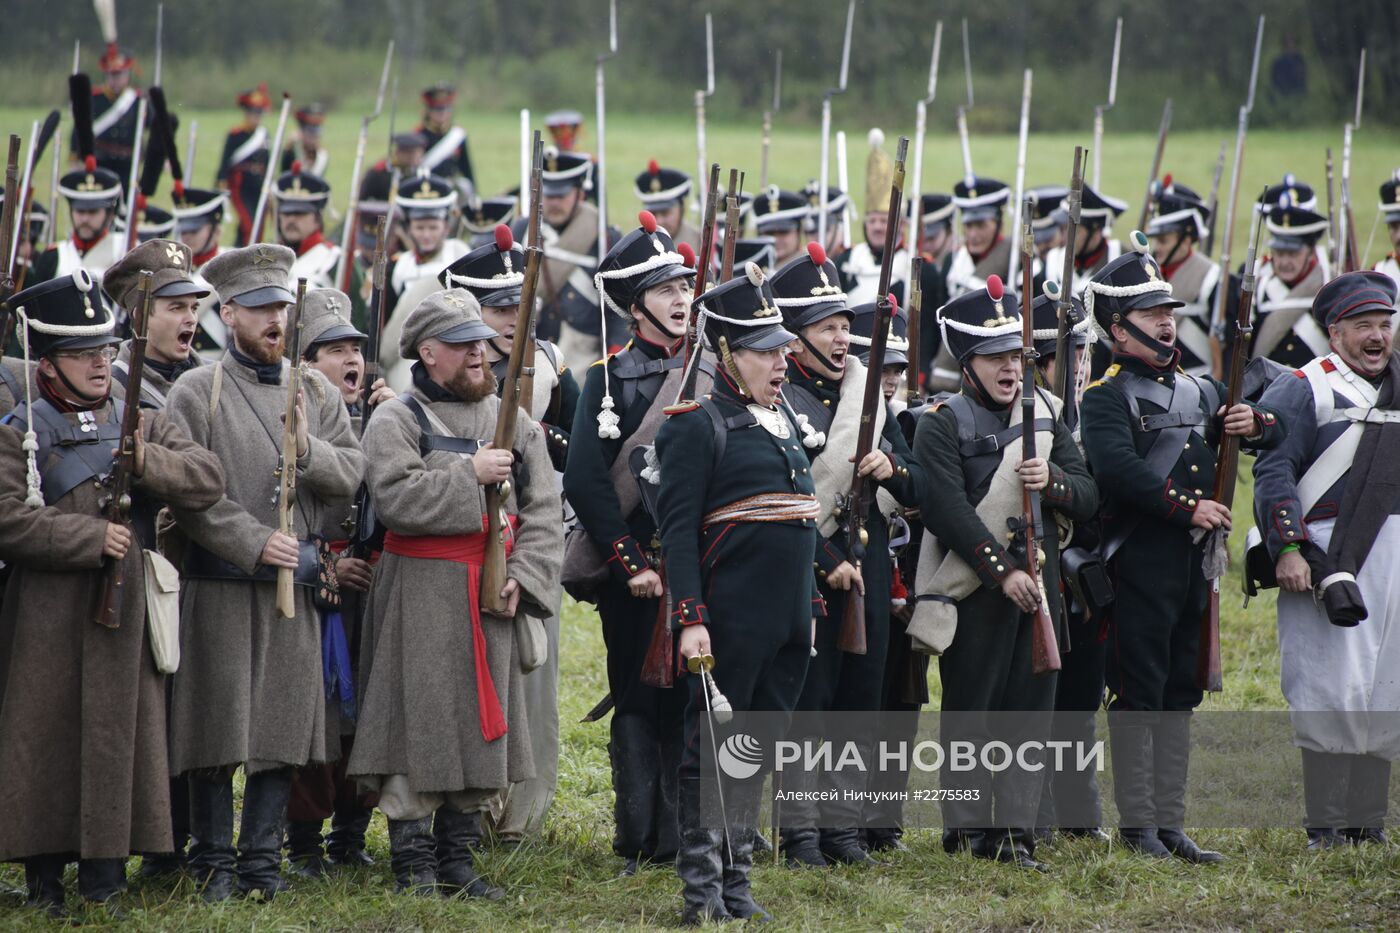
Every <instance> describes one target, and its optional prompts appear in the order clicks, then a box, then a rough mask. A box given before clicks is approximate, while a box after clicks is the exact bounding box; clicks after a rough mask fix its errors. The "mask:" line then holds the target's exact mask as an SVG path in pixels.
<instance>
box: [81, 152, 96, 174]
mask: <svg viewBox="0 0 1400 933" xmlns="http://www.w3.org/2000/svg"><path fill="white" fill-rule="evenodd" d="M83 168H85V169H87V170H88V171H89V172H95V171H97V156H93V155H90V156H88V157H87V158H86V159H84V160H83Z"/></svg>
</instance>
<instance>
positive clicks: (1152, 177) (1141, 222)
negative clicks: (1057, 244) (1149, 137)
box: [1066, 97, 1172, 248]
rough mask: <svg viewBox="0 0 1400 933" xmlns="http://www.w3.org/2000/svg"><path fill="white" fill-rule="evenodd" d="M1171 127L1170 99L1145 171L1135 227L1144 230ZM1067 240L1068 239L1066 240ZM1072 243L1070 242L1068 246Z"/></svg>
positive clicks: (1149, 214) (1149, 216)
mask: <svg viewBox="0 0 1400 933" xmlns="http://www.w3.org/2000/svg"><path fill="white" fill-rule="evenodd" d="M1171 127H1172V99H1171V98H1170V97H1168V98H1167V102H1166V104H1165V105H1163V107H1162V122H1161V125H1159V126H1158V127H1157V149H1156V151H1155V152H1154V153H1153V155H1152V170H1151V171H1149V172H1148V173H1147V193H1146V194H1144V195H1143V196H1142V212H1141V213H1139V214H1138V224H1137V229H1139V230H1146V229H1147V221H1148V219H1149V218H1151V216H1152V186H1153V185H1154V184H1156V182H1157V173H1158V172H1160V171H1161V170H1162V155H1163V154H1164V153H1165V152H1166V151H1167V132H1168V131H1169V130H1170V129H1171ZM1066 242H1069V241H1066ZM1073 246H1074V244H1073V243H1072V242H1071V243H1070V247H1071V248H1073Z"/></svg>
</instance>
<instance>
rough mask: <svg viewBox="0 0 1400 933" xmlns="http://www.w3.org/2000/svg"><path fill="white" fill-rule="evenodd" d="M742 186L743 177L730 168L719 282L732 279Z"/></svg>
mask: <svg viewBox="0 0 1400 933" xmlns="http://www.w3.org/2000/svg"><path fill="white" fill-rule="evenodd" d="M743 184H744V182H743V176H742V175H741V174H740V173H739V170H738V169H737V168H731V169H730V170H729V191H728V193H727V194H726V195H725V198H724V252H723V253H722V254H721V256H720V263H719V280H720V282H728V281H729V280H730V279H732V278H733V277H734V249H735V247H736V246H737V245H738V241H739V236H738V231H739V195H740V193H741V192H740V189H741V188H742V187H743Z"/></svg>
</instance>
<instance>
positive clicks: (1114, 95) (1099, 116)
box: [1070, 16, 1123, 249]
mask: <svg viewBox="0 0 1400 933" xmlns="http://www.w3.org/2000/svg"><path fill="white" fill-rule="evenodd" d="M1121 51H1123V17H1121V16H1120V17H1118V25H1116V26H1114V27H1113V69H1112V70H1111V71H1110V72H1109V73H1108V103H1106V104H1099V105H1098V106H1097V107H1095V108H1094V190H1095V191H1102V190H1103V189H1102V188H1100V187H1099V169H1100V167H1101V166H1102V161H1103V159H1102V157H1103V115H1104V114H1105V113H1107V112H1108V111H1109V110H1111V109H1113V105H1114V104H1115V103H1116V102H1117V100H1118V55H1119V53H1120V52H1121ZM1070 247H1071V249H1072V248H1073V247H1074V244H1073V243H1071V244H1070Z"/></svg>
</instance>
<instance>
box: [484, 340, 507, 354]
mask: <svg viewBox="0 0 1400 933" xmlns="http://www.w3.org/2000/svg"><path fill="white" fill-rule="evenodd" d="M486 345H487V346H488V347H490V348H491V349H492V350H493V351H494V352H495V354H496V355H497V356H499V357H501V358H502V359H509V358H510V351H509V350H502V349H501V348H500V347H498V346H496V340H495V338H494V337H488V338H486Z"/></svg>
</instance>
